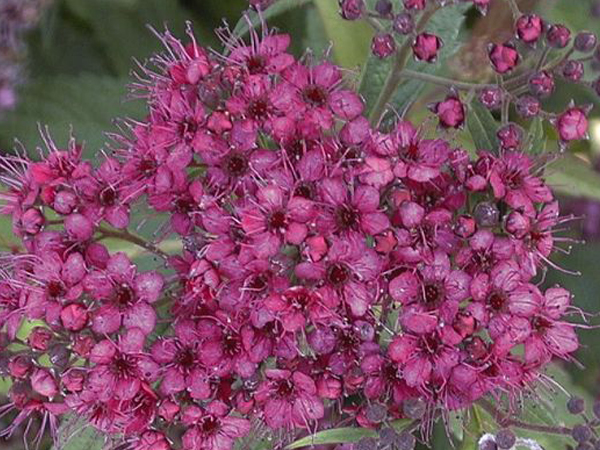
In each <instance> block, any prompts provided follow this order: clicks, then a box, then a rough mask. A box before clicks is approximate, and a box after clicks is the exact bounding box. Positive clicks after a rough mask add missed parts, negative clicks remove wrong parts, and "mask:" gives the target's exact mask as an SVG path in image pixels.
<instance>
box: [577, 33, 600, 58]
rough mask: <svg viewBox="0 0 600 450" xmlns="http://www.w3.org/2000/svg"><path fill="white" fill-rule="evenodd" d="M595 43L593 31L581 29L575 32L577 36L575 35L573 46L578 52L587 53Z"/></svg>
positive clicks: (595, 38) (594, 46)
mask: <svg viewBox="0 0 600 450" xmlns="http://www.w3.org/2000/svg"><path fill="white" fill-rule="evenodd" d="M597 43H598V37H597V36H596V34H595V33H592V32H590V31H581V32H580V33H578V34H577V36H575V43H574V44H573V46H574V47H575V50H577V51H578V52H582V53H587V52H591V51H592V50H594V48H596V44H597Z"/></svg>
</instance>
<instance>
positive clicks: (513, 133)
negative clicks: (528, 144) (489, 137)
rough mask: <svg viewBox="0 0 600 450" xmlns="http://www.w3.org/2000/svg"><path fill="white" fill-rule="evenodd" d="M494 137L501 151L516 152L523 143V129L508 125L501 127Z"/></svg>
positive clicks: (512, 124)
mask: <svg viewBox="0 0 600 450" xmlns="http://www.w3.org/2000/svg"><path fill="white" fill-rule="evenodd" d="M496 136H497V137H498V140H499V141H500V147H502V149H504V150H518V149H519V148H520V147H521V144H522V142H523V129H522V128H521V127H520V126H518V125H516V124H514V123H509V124H507V125H505V126H503V127H501V128H500V129H499V130H498V132H497V133H496Z"/></svg>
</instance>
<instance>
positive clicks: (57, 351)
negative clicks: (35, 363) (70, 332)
mask: <svg viewBox="0 0 600 450" xmlns="http://www.w3.org/2000/svg"><path fill="white" fill-rule="evenodd" d="M70 355H71V351H70V350H69V349H68V348H67V347H65V346H64V345H63V344H61V343H56V344H53V345H51V346H50V349H49V350H48V356H49V357H50V362H51V363H52V364H53V365H54V366H55V367H58V368H65V367H67V365H68V364H69V358H70Z"/></svg>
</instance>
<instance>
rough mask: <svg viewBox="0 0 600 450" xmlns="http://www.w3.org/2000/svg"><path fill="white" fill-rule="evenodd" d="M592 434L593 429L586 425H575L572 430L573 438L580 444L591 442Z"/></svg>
mask: <svg viewBox="0 0 600 450" xmlns="http://www.w3.org/2000/svg"><path fill="white" fill-rule="evenodd" d="M592 434H593V433H592V429H591V428H590V427H589V426H587V425H585V424H579V425H575V426H574V427H573V429H572V430H571V437H572V438H573V439H574V440H575V441H576V442H579V443H581V442H587V441H589V440H590V438H591V437H592Z"/></svg>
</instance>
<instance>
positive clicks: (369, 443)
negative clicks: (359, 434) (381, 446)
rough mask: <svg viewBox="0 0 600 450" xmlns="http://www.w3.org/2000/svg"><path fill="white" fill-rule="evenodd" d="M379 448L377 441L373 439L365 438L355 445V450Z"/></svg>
mask: <svg viewBox="0 0 600 450" xmlns="http://www.w3.org/2000/svg"><path fill="white" fill-rule="evenodd" d="M375 448H377V440H376V439H375V438H372V437H363V438H360V440H359V441H358V442H357V443H356V444H354V450H373V449H375Z"/></svg>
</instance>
